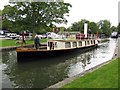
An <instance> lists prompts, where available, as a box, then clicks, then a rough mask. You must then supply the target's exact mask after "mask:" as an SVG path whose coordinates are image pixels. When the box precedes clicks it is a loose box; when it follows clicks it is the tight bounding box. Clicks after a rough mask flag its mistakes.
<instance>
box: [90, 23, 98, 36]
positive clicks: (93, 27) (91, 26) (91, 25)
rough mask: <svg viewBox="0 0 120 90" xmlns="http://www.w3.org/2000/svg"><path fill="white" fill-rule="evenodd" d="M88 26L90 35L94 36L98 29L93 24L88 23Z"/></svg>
mask: <svg viewBox="0 0 120 90" xmlns="http://www.w3.org/2000/svg"><path fill="white" fill-rule="evenodd" d="M88 26H89V29H90V30H91V33H92V34H96V32H97V31H99V28H98V26H97V24H96V23H95V22H90V23H89V25H88ZM89 29H88V30H89Z"/></svg>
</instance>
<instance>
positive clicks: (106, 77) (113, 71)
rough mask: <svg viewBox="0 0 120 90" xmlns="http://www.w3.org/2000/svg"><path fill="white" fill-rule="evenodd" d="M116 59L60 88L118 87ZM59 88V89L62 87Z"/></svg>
mask: <svg viewBox="0 0 120 90" xmlns="http://www.w3.org/2000/svg"><path fill="white" fill-rule="evenodd" d="M118 60H120V58H119V59H116V60H113V61H112V62H110V63H109V64H106V65H104V66H102V67H101V68H99V69H97V70H95V71H93V72H90V73H87V74H85V75H84V76H82V77H79V78H78V79H76V80H74V81H72V82H71V83H69V84H66V85H65V86H63V87H62V88H63V89H64V88H68V89H69V88H118V81H120V80H118ZM62 88H61V89H62Z"/></svg>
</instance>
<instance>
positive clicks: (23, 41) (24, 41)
mask: <svg viewBox="0 0 120 90" xmlns="http://www.w3.org/2000/svg"><path fill="white" fill-rule="evenodd" d="M23 45H26V38H25V34H24V31H23V32H22V46H23Z"/></svg>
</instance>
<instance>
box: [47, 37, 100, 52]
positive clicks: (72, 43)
mask: <svg viewBox="0 0 120 90" xmlns="http://www.w3.org/2000/svg"><path fill="white" fill-rule="evenodd" d="M96 44H98V41H97V40H95V39H85V40H48V41H47V50H61V49H74V48H81V47H87V46H92V45H96Z"/></svg>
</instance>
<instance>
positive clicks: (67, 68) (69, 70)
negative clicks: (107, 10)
mask: <svg viewBox="0 0 120 90" xmlns="http://www.w3.org/2000/svg"><path fill="white" fill-rule="evenodd" d="M115 45H116V40H114V39H111V40H110V41H109V42H106V43H104V45H103V46H101V47H100V48H97V49H94V50H92V51H88V52H86V53H82V54H77V55H69V56H63V57H57V58H53V59H49V60H47V59H44V60H34V61H30V62H22V63H18V62H17V59H16V58H17V57H16V52H15V51H7V52H3V53H2V63H1V64H0V69H2V88H46V87H48V86H50V85H53V84H55V83H57V82H59V81H62V80H64V79H65V78H67V77H73V76H75V75H77V74H80V73H81V72H84V71H85V70H88V69H90V68H91V67H94V66H96V65H98V64H100V63H103V62H105V61H108V60H110V59H111V58H112V56H113V53H114V49H115Z"/></svg>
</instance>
